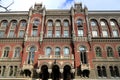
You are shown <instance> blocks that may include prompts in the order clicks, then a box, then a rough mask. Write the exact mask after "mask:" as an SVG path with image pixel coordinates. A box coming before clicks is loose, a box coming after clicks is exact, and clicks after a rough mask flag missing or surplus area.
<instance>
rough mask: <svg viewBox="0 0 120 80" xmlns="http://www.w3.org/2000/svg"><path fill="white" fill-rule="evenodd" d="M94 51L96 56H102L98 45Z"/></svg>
mask: <svg viewBox="0 0 120 80" xmlns="http://www.w3.org/2000/svg"><path fill="white" fill-rule="evenodd" d="M95 51H96V57H102V54H101V53H102V52H101V48H100V47H96V49H95Z"/></svg>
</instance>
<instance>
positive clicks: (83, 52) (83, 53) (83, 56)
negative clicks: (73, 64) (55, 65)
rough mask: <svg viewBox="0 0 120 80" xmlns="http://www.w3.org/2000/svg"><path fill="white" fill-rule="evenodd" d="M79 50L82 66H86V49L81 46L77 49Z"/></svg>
mask: <svg viewBox="0 0 120 80" xmlns="http://www.w3.org/2000/svg"><path fill="white" fill-rule="evenodd" d="M79 50H80V59H81V63H82V64H87V54H86V48H85V47H84V46H81V47H80V48H79Z"/></svg>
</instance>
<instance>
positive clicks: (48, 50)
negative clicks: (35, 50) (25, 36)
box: [45, 47, 51, 56]
mask: <svg viewBox="0 0 120 80" xmlns="http://www.w3.org/2000/svg"><path fill="white" fill-rule="evenodd" d="M50 54H51V48H50V47H47V48H46V54H45V55H46V56H50Z"/></svg>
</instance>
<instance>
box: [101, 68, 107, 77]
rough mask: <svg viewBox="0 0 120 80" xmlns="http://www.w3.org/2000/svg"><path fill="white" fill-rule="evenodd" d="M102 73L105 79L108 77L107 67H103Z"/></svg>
mask: <svg viewBox="0 0 120 80" xmlns="http://www.w3.org/2000/svg"><path fill="white" fill-rule="evenodd" d="M102 73H103V77H107V73H106V68H105V66H102Z"/></svg>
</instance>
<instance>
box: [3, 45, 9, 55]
mask: <svg viewBox="0 0 120 80" xmlns="http://www.w3.org/2000/svg"><path fill="white" fill-rule="evenodd" d="M9 51H10V48H9V47H6V48H5V49H4V54H3V57H8V55H9Z"/></svg>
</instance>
